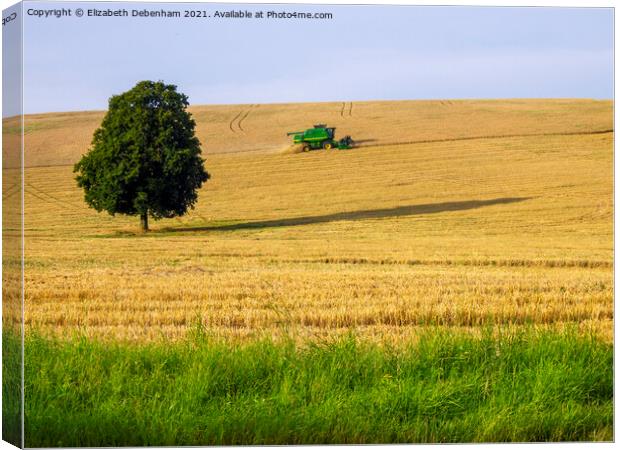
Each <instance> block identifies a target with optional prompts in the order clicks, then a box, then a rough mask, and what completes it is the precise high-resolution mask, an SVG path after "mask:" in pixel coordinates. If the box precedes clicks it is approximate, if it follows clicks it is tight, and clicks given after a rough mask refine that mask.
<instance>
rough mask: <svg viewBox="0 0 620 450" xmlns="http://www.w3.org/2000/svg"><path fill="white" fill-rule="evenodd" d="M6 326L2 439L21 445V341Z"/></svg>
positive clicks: (14, 331)
mask: <svg viewBox="0 0 620 450" xmlns="http://www.w3.org/2000/svg"><path fill="white" fill-rule="evenodd" d="M5 306H6V305H5ZM7 328H8V327H6V325H5V329H4V330H3V333H2V440H4V441H7V442H10V443H11V444H13V445H14V446H16V447H22V445H21V441H22V425H21V419H22V410H21V404H22V395H21V392H22V382H21V376H22V342H21V336H20V335H19V334H18V332H17V330H14V329H13V330H11V329H8V330H7Z"/></svg>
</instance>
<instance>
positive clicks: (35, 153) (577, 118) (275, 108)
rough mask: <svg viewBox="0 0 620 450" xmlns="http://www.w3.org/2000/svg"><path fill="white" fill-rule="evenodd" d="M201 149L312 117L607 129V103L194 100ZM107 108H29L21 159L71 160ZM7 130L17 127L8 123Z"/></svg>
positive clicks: (421, 132)
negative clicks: (259, 102)
mask: <svg viewBox="0 0 620 450" xmlns="http://www.w3.org/2000/svg"><path fill="white" fill-rule="evenodd" d="M190 111H191V112H192V114H193V115H194V119H195V120H196V124H197V127H196V128H197V136H198V138H199V139H200V141H201V143H202V145H203V150H204V153H205V154H206V155H213V154H221V153H238V152H256V153H278V152H279V151H281V150H282V148H283V147H285V146H286V145H287V144H288V143H289V141H290V138H289V137H287V136H286V133H287V132H288V131H297V130H300V129H301V130H303V129H305V128H307V127H311V126H312V125H313V124H315V123H327V124H329V125H330V126H335V127H337V134H338V135H339V136H343V135H351V136H352V137H353V138H354V139H355V140H356V141H357V142H358V143H359V144H360V145H362V146H371V145H372V146H377V145H384V144H394V143H406V142H419V141H438V140H453V139H463V138H471V137H475V138H478V137H497V136H522V135H540V134H566V133H569V134H570V133H584V132H585V133H588V132H597V131H609V130H611V128H613V115H612V103H611V102H610V101H595V100H570V99H567V100H487V101H482V100H476V101H467V100H459V101H456V100H454V101H453V100H445V101H397V102H334V103H314V104H312V103H308V104H265V105H226V106H222V105H215V106H192V107H190ZM103 115H104V112H101V111H92V112H75V113H51V114H37V115H28V116H26V118H25V136H26V148H27V151H26V155H25V163H26V166H31V167H32V166H47V165H54V166H55V165H69V164H74V163H75V162H76V161H77V160H78V159H79V158H80V155H81V154H82V153H84V152H85V151H86V150H87V149H88V147H89V144H90V141H91V139H92V135H93V132H94V131H95V129H96V128H97V127H98V126H99V124H100V123H101V120H102V118H103ZM7 129H8V130H9V131H10V132H9V135H10V134H11V133H16V132H18V128H17V127H16V126H14V124H13V125H9V126H8V127H7Z"/></svg>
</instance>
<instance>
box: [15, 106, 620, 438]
mask: <svg viewBox="0 0 620 450" xmlns="http://www.w3.org/2000/svg"><path fill="white" fill-rule="evenodd" d="M612 107H613V103H612V102H610V101H594V100H570V99H564V100H562V99H560V100H498V101H436V102H432V101H420V102H360V103H357V102H356V103H353V104H351V103H349V102H345V103H320V104H303V105H299V104H297V105H293V104H291V105H258V106H256V105H254V106H252V105H228V106H195V107H193V108H192V113H193V115H194V118H195V119H196V121H197V133H198V137H199V138H200V140H201V142H202V143H203V151H204V154H205V156H206V168H207V169H208V171H209V173H210V174H211V175H212V178H211V179H210V180H209V182H208V183H206V184H205V186H204V187H203V188H202V189H201V191H200V192H199V201H198V203H197V205H196V208H195V210H193V211H191V212H190V213H189V214H187V215H186V216H184V217H181V218H175V219H166V220H162V221H159V222H153V223H152V227H153V230H152V232H151V233H148V234H136V230H137V228H138V220H137V218H135V217H129V218H128V217H123V216H117V217H110V216H108V215H106V214H98V213H96V212H95V211H93V210H92V209H89V208H87V207H86V205H85V204H84V201H83V193H82V192H80V190H79V189H78V188H77V186H76V184H75V181H74V179H73V176H74V175H73V173H72V165H73V164H74V163H75V162H76V161H77V160H78V159H79V157H80V155H81V154H82V153H83V152H84V151H86V149H87V148H88V145H89V142H90V139H91V136H92V132H93V131H94V129H95V128H96V126H97V125H98V124H99V122H100V120H101V118H102V114H103V113H102V112H78V113H57V114H43V115H32V116H28V117H26V128H27V129H28V131H29V132H28V133H26V135H25V145H26V149H27V151H26V153H25V164H26V167H25V170H24V192H23V195H24V200H25V205H24V208H25V209H24V229H25V246H24V249H23V250H24V254H25V261H24V264H25V280H24V281H25V286H24V288H25V330H26V336H27V353H26V364H27V383H28V386H29V387H27V392H28V393H29V394H27V395H28V397H27V404H26V408H27V409H26V418H27V431H28V433H27V437H28V435H30V436H31V439H33V440H32V442H29V441H27V442H26V444H27V445H29V446H35V445H39V446H44V445H77V444H80V445H86V444H84V443H88V445H92V446H96V445H108V444H119V443H121V442H124V443H127V444H135V445H138V444H143V443H152V444H158V445H164V444H168V443H173V444H178V445H180V444H187V443H202V444H204V443H240V442H243V443H283V442H285V443H298V442H304V443H315V442H338V443H344V442H405V441H407V442H444V441H445V442H456V441H460V442H476V441H488V440H498V441H503V440H510V441H520V440H522V441H532V440H545V441H546V440H587V439H592V440H601V439H604V440H609V439H611V437H612V428H611V419H610V418H611V411H612V409H611V397H610V396H611V394H610V392H611V389H610V387H609V386H610V379H611V370H612V369H611V368H612V360H611V356H610V354H611V346H612V345H613V344H612V343H613V320H614V310H613V295H614V279H613V261H614V260H613V220H612V217H613V208H614V205H613V164H612V163H613V141H614V133H613V131H611V129H612V128H613V116H612ZM324 122H327V123H328V124H330V125H334V126H336V127H337V128H338V130H337V131H338V133H339V135H345V134H351V135H352V137H353V139H355V140H356V141H357V142H359V143H360V144H361V146H360V147H357V148H355V149H353V150H351V151H347V152H344V151H331V152H327V151H317V152H308V153H303V154H283V153H282V149H283V148H284V147H285V146H286V145H289V144H290V137H287V136H286V132H287V131H292V130H297V129H300V128H305V127H307V126H311V125H312V124H313V123H324ZM5 125H7V126H8V127H10V126H16V125H17V124H16V123H15V122H14V120H13V122H11V120H7V121H5ZM19 137H20V136H18V135H16V134H10V133H9V134H7V135H6V136H5V140H6V144H7V145H6V146H5V147H6V148H5V150H6V151H5V152H4V157H5V158H4V168H3V205H5V208H3V213H4V214H3V230H4V235H5V236H10V237H13V238H16V237H18V236H17V234H18V233H17V231H16V230H20V229H21V223H20V221H19V220H18V219H19V217H20V216H19V214H16V212H18V211H19V210H20V209H19V208H20V202H19V200H20V198H21V194H22V192H21V180H20V178H19V175H20V172H19V171H17V170H15V169H11V167H16V164H17V163H18V161H16V160H15V156H16V155H19V152H18V151H17V149H19V148H21V146H20V145H18V144H20V142H19ZM12 149H13V151H12ZM11 157H12V158H13V160H11ZM11 242H12V243H13V246H11ZM19 242H20V240H19V239H13V240H12V241H11V240H10V239H6V240H4V241H3V246H4V247H3V250H4V251H3V255H4V261H3V264H4V266H5V268H7V270H6V271H5V272H3V288H4V292H3V295H4V297H5V300H7V301H6V302H5V307H6V308H5V309H6V311H7V312H8V313H9V315H8V316H7V317H9V318H10V319H11V320H13V321H17V319H18V317H19V315H20V313H21V301H20V300H21V299H20V297H19V295H16V294H17V293H18V292H21V285H20V280H21V274H20V271H19V270H17V269H18V268H19V266H20V265H19V264H16V263H19V257H20V256H21V248H20V246H19V245H17V244H16V243H19ZM18 288H19V289H18ZM197 321H198V323H199V327H200V329H202V330H203V333H202V334H203V335H204V336H203V337H202V338H200V339H198V338H196V337H195V336H194V337H192V335H193V334H195V333H194V326H195V324H196V323H197ZM487 329H492V330H494V331H493V333H487V332H486V331H485V330H487ZM500 330H501V333H502V335H501V336H499V335H497V333H499V331H500ZM528 330H529V331H528ZM570 330H572V331H570ZM352 332H354V333H355V336H356V337H355V338H352V337H350V333H352ZM76 334H77V335H79V336H80V337H79V338H77V339H76V338H75V336H76ZM162 342H166V344H165V345H164V344H162ZM325 342H331V344H325ZM402 343H406V344H405V345H404V346H403V345H401V344H402ZM498 349H500V350H499V353H498ZM442 355H448V356H446V357H444V356H442ZM402 368H406V370H404V369H402ZM597 386H598V387H597ZM601 386H603V387H601ZM72 436H73V437H72ZM132 436H133V438H132ZM45 439H48V440H45ZM72 439H73V440H72ZM106 439H107V440H106ZM123 439H125V441H122V440H123ZM129 439H134V440H133V441H131V442H129V441H128V440H129Z"/></svg>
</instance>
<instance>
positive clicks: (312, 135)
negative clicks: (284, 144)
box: [286, 124, 354, 152]
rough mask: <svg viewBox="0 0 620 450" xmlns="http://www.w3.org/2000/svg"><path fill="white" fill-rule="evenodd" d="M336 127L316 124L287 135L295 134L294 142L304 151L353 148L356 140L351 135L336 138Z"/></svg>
mask: <svg viewBox="0 0 620 450" xmlns="http://www.w3.org/2000/svg"><path fill="white" fill-rule="evenodd" d="M335 131H336V128H328V127H327V125H325V124H319V125H315V126H314V128H308V129H307V130H306V131H292V132H290V133H286V135H287V136H293V144H294V145H301V149H302V151H304V152H307V151H309V150H319V149H321V148H323V149H325V150H331V149H332V148H337V149H339V150H347V149H350V148H353V145H354V142H353V139H351V136H345V137H343V138H342V139H340V140H336V139H335V137H334V134H335V133H334V132H335Z"/></svg>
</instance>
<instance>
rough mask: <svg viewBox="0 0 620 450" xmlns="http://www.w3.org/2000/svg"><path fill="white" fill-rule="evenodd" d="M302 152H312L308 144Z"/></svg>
mask: <svg viewBox="0 0 620 450" xmlns="http://www.w3.org/2000/svg"><path fill="white" fill-rule="evenodd" d="M301 151H302V152H309V151H310V146H309V145H308V144H306V145H304V146H303V147H301Z"/></svg>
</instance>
